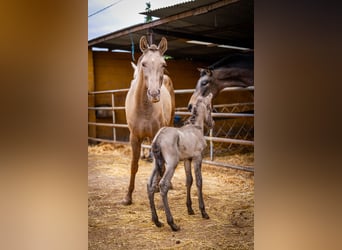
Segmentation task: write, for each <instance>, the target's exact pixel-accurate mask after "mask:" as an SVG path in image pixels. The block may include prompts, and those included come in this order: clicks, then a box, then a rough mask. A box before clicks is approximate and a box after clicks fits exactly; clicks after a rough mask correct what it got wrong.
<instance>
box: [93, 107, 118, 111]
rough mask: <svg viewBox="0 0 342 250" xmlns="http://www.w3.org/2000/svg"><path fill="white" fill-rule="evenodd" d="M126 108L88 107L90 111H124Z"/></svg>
mask: <svg viewBox="0 0 342 250" xmlns="http://www.w3.org/2000/svg"><path fill="white" fill-rule="evenodd" d="M124 109H125V107H88V110H124Z"/></svg>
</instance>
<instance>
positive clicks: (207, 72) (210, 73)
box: [205, 69, 213, 76]
mask: <svg viewBox="0 0 342 250" xmlns="http://www.w3.org/2000/svg"><path fill="white" fill-rule="evenodd" d="M205 73H206V74H207V75H208V76H211V75H212V74H213V72H212V71H211V70H210V69H205Z"/></svg>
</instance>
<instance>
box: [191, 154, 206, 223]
mask: <svg viewBox="0 0 342 250" xmlns="http://www.w3.org/2000/svg"><path fill="white" fill-rule="evenodd" d="M194 168H195V176H196V186H197V193H198V203H199V209H200V210H201V213H202V217H203V218H204V219H209V215H208V214H207V212H206V211H205V205H204V201H203V194H202V158H200V159H196V161H195V167H194Z"/></svg>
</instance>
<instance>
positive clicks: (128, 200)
mask: <svg viewBox="0 0 342 250" xmlns="http://www.w3.org/2000/svg"><path fill="white" fill-rule="evenodd" d="M130 142H131V147H132V161H131V176H130V180H129V186H128V191H127V194H126V197H125V199H124V200H123V201H122V204H123V205H131V204H132V193H133V191H134V184H135V175H136V174H137V172H138V167H139V166H138V162H139V156H140V150H141V140H139V139H138V138H137V137H134V136H132V134H131V136H130Z"/></svg>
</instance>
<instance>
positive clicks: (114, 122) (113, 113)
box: [112, 93, 116, 141]
mask: <svg viewBox="0 0 342 250" xmlns="http://www.w3.org/2000/svg"><path fill="white" fill-rule="evenodd" d="M114 107H115V100H114V93H112V108H114ZM112 120H113V124H116V121H115V111H114V109H113V110H112ZM113 140H114V141H116V129H115V127H113Z"/></svg>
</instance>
